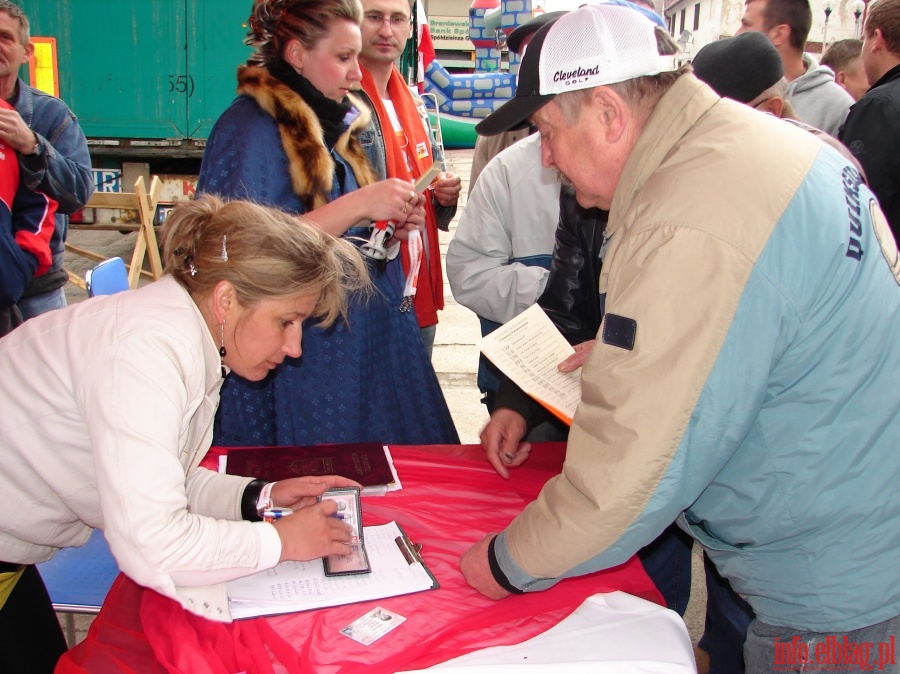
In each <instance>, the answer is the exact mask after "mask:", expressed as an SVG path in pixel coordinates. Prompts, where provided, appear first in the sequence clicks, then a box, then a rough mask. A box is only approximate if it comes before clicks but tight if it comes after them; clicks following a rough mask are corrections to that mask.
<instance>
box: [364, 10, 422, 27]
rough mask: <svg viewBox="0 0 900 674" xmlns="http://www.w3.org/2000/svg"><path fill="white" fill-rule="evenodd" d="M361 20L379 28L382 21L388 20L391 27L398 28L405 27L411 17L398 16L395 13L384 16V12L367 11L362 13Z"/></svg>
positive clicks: (382, 23)
mask: <svg viewBox="0 0 900 674" xmlns="http://www.w3.org/2000/svg"><path fill="white" fill-rule="evenodd" d="M363 20H364V21H365V22H366V23H367V24H369V25H370V26H371V27H372V28H381V27H382V26H383V25H384V22H385V21H388V22H390V24H391V28H392V29H394V30H398V29H400V28H406V27H407V26H408V25H409V22H410V21H411V20H412V17H409V16H400V15H398V14H395V15H394V16H384V14H379V13H377V12H367V13H366V14H364V15H363Z"/></svg>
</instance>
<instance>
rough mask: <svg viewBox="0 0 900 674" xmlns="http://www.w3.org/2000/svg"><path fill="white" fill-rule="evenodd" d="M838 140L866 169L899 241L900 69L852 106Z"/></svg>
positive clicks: (889, 72)
mask: <svg viewBox="0 0 900 674" xmlns="http://www.w3.org/2000/svg"><path fill="white" fill-rule="evenodd" d="M839 138H840V140H841V142H842V143H843V144H844V145H846V146H847V147H848V148H849V149H850V152H852V153H853V155H854V156H855V157H856V158H857V159H858V160H859V163H860V164H862V166H863V168H864V169H865V171H866V179H867V181H868V184H869V187H870V188H871V189H872V191H873V192H874V193H875V196H876V197H878V203H879V204H880V205H881V210H882V212H883V213H884V215H885V217H886V218H887V221H888V223H889V224H890V226H891V231H892V232H893V233H894V238H895V239H897V240H898V241H900V65H898V66H895V67H893V68H891V69H890V70H889V71H887V72H886V73H885V74H884V75H883V76H882V77H881V79H880V80H878V81H877V82H876V83H875V84H873V85H872V88H871V89H869V91H867V92H866V95H865V96H863V97H862V98H861V99H859V101H857V102H856V103H854V104H853V106H852V107H851V108H850V114H848V115H847V121H846V122H844V126H843V127H841V131H840V134H839Z"/></svg>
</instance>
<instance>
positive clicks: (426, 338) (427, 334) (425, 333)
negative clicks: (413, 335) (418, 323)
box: [419, 325, 437, 358]
mask: <svg viewBox="0 0 900 674" xmlns="http://www.w3.org/2000/svg"><path fill="white" fill-rule="evenodd" d="M419 333H420V334H421V335H422V341H423V342H425V352H426V353H427V354H428V357H429V358H431V353H432V351H434V336H435V333H437V325H429V326H428V327H427V328H419Z"/></svg>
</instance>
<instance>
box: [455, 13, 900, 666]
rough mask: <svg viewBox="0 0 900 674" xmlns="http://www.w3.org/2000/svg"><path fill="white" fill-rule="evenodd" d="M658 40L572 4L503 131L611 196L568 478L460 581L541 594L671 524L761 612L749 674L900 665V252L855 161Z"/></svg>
mask: <svg viewBox="0 0 900 674" xmlns="http://www.w3.org/2000/svg"><path fill="white" fill-rule="evenodd" d="M664 38H665V36H663V38H661V39H664ZM657 39H658V37H657V34H656V33H655V31H654V29H653V27H652V26H651V25H650V24H649V23H648V22H647V21H646V20H645V19H643V18H642V17H640V16H638V15H637V14H636V13H634V12H633V11H630V10H628V9H626V8H622V7H617V6H614V5H604V4H601V5H594V6H588V7H583V8H581V9H579V10H576V11H574V12H571V13H570V14H567V15H566V16H564V17H562V18H560V19H558V20H557V22H556V23H555V24H553V25H552V26H550V27H548V28H545V29H541V30H540V31H539V32H538V33H537V34H536V35H535V37H534V38H533V39H532V42H531V44H530V45H529V48H528V50H527V51H526V53H525V58H524V60H523V63H522V67H521V69H520V73H519V88H518V90H517V93H516V96H515V98H514V99H513V100H511V101H510V102H509V103H508V104H507V105H505V106H504V107H503V108H501V109H500V110H498V111H497V112H496V113H494V115H492V116H491V117H489V118H488V119H487V120H486V121H485V122H484V123H483V124H484V126H483V127H482V130H483V131H484V132H492V131H493V132H496V131H502V130H505V129H509V128H513V127H515V126H517V125H519V124H522V123H525V122H526V121H527V120H529V119H530V121H531V122H532V123H534V124H535V125H536V126H537V128H538V130H539V132H540V133H541V141H542V150H543V161H544V163H545V165H552V166H555V167H556V168H558V169H559V170H560V171H561V172H562V173H563V174H564V175H565V176H567V177H568V178H569V180H571V181H572V183H573V185H574V187H575V191H576V195H577V198H578V201H579V204H580V205H581V206H583V207H589V206H597V207H599V208H603V209H609V211H610V215H609V224H608V226H607V234H608V237H609V248H608V251H607V253H606V256H605V258H604V266H603V272H602V274H601V279H600V291H601V292H602V293H604V294H605V312H606V313H605V315H604V318H603V322H602V325H601V327H600V331H599V333H598V335H597V342H596V345H595V346H594V348H593V350H592V351H591V352H590V355H589V356H588V357H587V360H586V362H585V364H584V368H583V372H582V384H583V393H582V400H581V404H580V405H579V407H578V410H577V412H576V414H575V419H574V422H573V425H572V430H571V432H570V435H569V443H568V451H567V456H566V464H565V466H564V468H563V472H562V474H561V475H559V476H557V477H556V478H554V479H552V480H551V481H550V482H548V483H547V485H546V486H545V487H544V489H543V491H542V492H541V494H540V496H539V497H538V498H537V500H536V501H535V502H534V503H532V504H530V505H529V506H528V507H527V508H526V509H525V510H524V511H523V512H522V513H521V514H520V515H519V516H518V517H517V518H516V519H515V520H513V522H512V523H510V525H509V526H508V527H507V528H506V529H505V530H504V531H503V532H502V533H500V534H499V535H493V534H492V535H489V536H487V537H485V538H484V539H483V540H482V541H480V542H478V543H477V544H475V545H474V546H473V548H471V549H470V550H469V551H468V552H466V554H465V555H464V556H463V558H462V560H461V568H462V571H463V574H464V575H465V577H466V580H467V581H468V582H469V584H470V585H471V586H472V587H474V588H475V589H477V590H478V591H480V592H482V593H483V594H485V595H486V596H489V597H493V598H496V599H500V598H503V597H506V596H508V595H509V594H511V593H518V592H524V591H537V590H542V589H544V588H547V587H549V586H551V585H553V584H555V583H556V582H559V581H560V580H561V579H563V578H565V577H568V576H575V575H580V574H585V573H590V572H592V571H596V570H599V569H605V568H609V567H612V566H615V565H617V564H620V563H622V562H623V561H624V560H626V559H627V558H628V557H629V556H630V555H632V554H634V552H635V551H637V550H638V549H639V548H640V547H641V546H643V545H645V544H646V543H647V542H649V541H650V540H652V539H653V538H654V537H655V536H657V535H659V533H660V532H661V531H662V530H663V529H664V528H665V527H666V526H668V525H669V524H670V523H671V522H672V521H673V520H677V521H678V522H679V524H680V525H681V526H682V527H683V528H684V529H686V530H687V531H689V532H690V533H691V534H692V535H693V536H694V537H695V539H697V540H698V541H699V542H700V543H701V544H702V545H703V546H704V548H705V550H706V552H707V554H709V555H710V557H711V559H712V561H713V562H714V563H715V564H716V567H717V568H718V569H719V571H720V572H721V573H722V575H723V576H724V577H726V578H728V580H729V581H730V582H731V583H732V585H733V586H734V588H735V590H736V591H738V592H740V593H741V594H743V595H744V596H745V597H746V598H747V601H748V602H749V603H750V604H751V606H752V607H753V610H754V612H755V614H756V616H757V617H756V619H755V620H754V621H753V623H752V624H751V626H750V630H749V634H748V639H747V642H746V644H745V647H744V655H745V660H746V665H747V671H748V672H768V671H772V670H773V669H778V670H779V671H795V670H797V669H799V668H800V667H806V668H807V669H809V667H810V666H812V665H815V666H818V667H821V666H833V664H834V663H831V662H828V659H829V658H832V659H833V658H835V657H837V651H836V649H834V648H832V647H831V646H834V644H835V643H840V644H842V645H843V647H844V648H845V650H844V651H842V652H846V649H849V648H851V647H853V649H855V650H854V652H855V653H856V654H857V656H858V657H863V653H865V654H866V657H871V658H872V660H870V661H869V662H867V663H866V665H867V666H869V665H871V664H872V663H873V661H875V660H878V662H877V663H876V665H877V666H883V667H884V670H880V671H894V672H896V671H897V665H896V664H892V663H891V662H889V660H890V659H891V658H893V659H894V660H896V658H895V656H893V655H892V654H893V653H894V652H895V651H894V650H893V648H892V646H893V644H894V643H895V641H896V634H897V632H898V630H900V617H898V615H900V565H898V564H897V563H896V559H897V552H896V551H897V549H898V548H900V492H898V490H897V489H896V485H895V481H896V475H897V474H898V473H900V452H898V451H897V437H898V434H900V387H898V386H897V385H896V373H897V371H898V368H900V343H898V342H897V339H896V335H897V334H898V331H900V302H898V300H900V254H898V251H897V247H896V244H895V243H894V240H893V237H892V236H891V234H890V230H889V229H888V226H887V222H886V221H885V218H884V215H883V214H882V213H881V211H880V210H879V208H878V205H877V202H876V200H875V198H874V196H873V195H872V193H871V192H870V191H869V190H868V188H866V187H865V185H864V184H863V183H862V180H861V177H860V175H859V173H858V171H856V169H854V168H853V167H852V166H851V165H850V164H849V163H848V162H847V161H846V160H845V159H844V158H843V157H841V155H840V154H838V153H837V152H835V151H834V150H833V149H831V148H830V147H828V146H826V145H824V144H823V143H821V142H820V141H819V140H817V139H816V138H814V137H813V136H812V135H811V134H809V133H806V132H805V131H802V130H800V129H797V128H795V127H793V126H791V125H788V124H784V123H783V122H781V121H779V120H777V119H775V118H773V117H770V116H767V115H760V114H758V113H757V112H755V111H753V110H752V109H750V108H749V107H747V106H743V105H741V104H739V103H735V102H734V101H729V100H725V99H720V98H719V97H718V96H717V95H716V94H715V93H714V92H713V91H712V90H711V89H709V88H708V87H707V86H706V85H704V84H702V83H701V82H699V81H698V80H697V79H696V78H695V77H694V76H693V75H692V74H691V73H690V68H689V67H684V68H681V69H679V70H674V71H673V70H672V69H671V67H666V66H664V65H663V64H661V63H660V59H659V57H658V55H657ZM784 147H791V148H792V151H791V152H790V153H785V152H773V151H772V148H784ZM791 643H793V644H795V645H796V644H797V643H802V644H803V645H804V646H805V647H804V648H802V649H800V648H788V646H789V645H790V644H791ZM864 647H865V648H864ZM881 656H884V657H883V658H882V657H881ZM798 659H799V660H803V662H799V663H798V662H797V660H798ZM838 664H840V663H838Z"/></svg>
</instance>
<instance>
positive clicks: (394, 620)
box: [341, 606, 406, 646]
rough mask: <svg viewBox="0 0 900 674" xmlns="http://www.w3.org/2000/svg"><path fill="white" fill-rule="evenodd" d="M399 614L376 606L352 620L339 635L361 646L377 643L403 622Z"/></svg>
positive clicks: (403, 619)
mask: <svg viewBox="0 0 900 674" xmlns="http://www.w3.org/2000/svg"><path fill="white" fill-rule="evenodd" d="M405 620H406V618H404V617H403V616H402V615H400V614H399V613H394V612H393V611H388V610H387V609H386V608H382V607H380V606H376V607H375V608H373V609H372V610H371V611H369V612H368V613H366V614H365V615H364V616H361V617H359V618H357V619H356V620H354V621H353V622H352V623H350V624H349V625H347V626H346V627H345V628H343V629H342V630H341V634H343V635H344V636H345V637H350V638H351V639H353V640H354V641H358V642H359V643H361V644H362V645H363V646H368V645H369V644H371V643H373V642H374V641H377V640H378V639H380V638H381V637H383V636H384V635H385V634H387V633H388V632H390V631H391V630H392V629H394V628H395V627H397V626H398V625H400V623H402V622H404V621H405Z"/></svg>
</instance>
